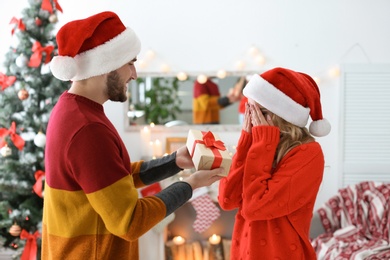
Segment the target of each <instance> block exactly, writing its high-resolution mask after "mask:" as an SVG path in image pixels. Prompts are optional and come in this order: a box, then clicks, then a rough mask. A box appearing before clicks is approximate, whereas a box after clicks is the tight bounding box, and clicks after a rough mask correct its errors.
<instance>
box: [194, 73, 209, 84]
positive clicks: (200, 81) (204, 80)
mask: <svg viewBox="0 0 390 260" xmlns="http://www.w3.org/2000/svg"><path fill="white" fill-rule="evenodd" d="M196 80H197V81H198V82H199V83H200V84H204V83H206V81H207V76H206V75H204V74H200V75H199V76H198V77H197V78H196Z"/></svg>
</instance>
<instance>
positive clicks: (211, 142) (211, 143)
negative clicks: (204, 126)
mask: <svg viewBox="0 0 390 260" xmlns="http://www.w3.org/2000/svg"><path fill="white" fill-rule="evenodd" d="M202 134H203V136H202V140H195V144H194V146H193V147H192V151H191V156H194V151H195V146H196V144H204V145H205V146H206V147H207V148H209V149H210V150H211V151H212V152H213V154H214V161H213V164H212V165H211V169H215V168H218V167H219V166H220V165H221V162H222V155H221V153H220V152H219V150H221V151H225V150H226V147H225V145H224V143H223V142H222V141H221V140H215V137H214V135H213V133H212V132H210V131H208V132H203V131H202Z"/></svg>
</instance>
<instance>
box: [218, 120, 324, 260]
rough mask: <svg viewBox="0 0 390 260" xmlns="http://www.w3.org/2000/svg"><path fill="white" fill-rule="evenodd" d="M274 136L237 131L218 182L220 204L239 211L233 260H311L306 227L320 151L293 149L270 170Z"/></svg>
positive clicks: (261, 129)
mask: <svg viewBox="0 0 390 260" xmlns="http://www.w3.org/2000/svg"><path fill="white" fill-rule="evenodd" d="M279 134H280V132H279V129H278V128H277V127H273V126H258V127H253V128H252V134H249V133H247V132H245V131H242V133H241V137H240V140H239V143H238V146H237V153H236V154H235V155H234V158H233V163H232V166H231V169H230V173H229V175H228V176H227V177H226V178H223V179H222V180H221V181H220V186H219V198H218V200H219V203H220V206H221V207H222V208H223V209H225V210H232V209H235V208H238V212H237V215H236V220H235V226H234V231H233V237H232V248H231V257H232V259H248V260H249V259H253V260H259V259H264V260H271V259H281V260H311V259H316V256H315V252H314V249H313V247H312V245H311V243H310V240H309V228H310V222H311V218H312V212H313V207H314V203H315V200H316V196H317V192H318V189H319V186H320V184H321V181H322V176H323V170H324V156H323V153H322V149H321V147H320V145H319V144H318V143H317V142H311V143H307V144H303V145H300V146H298V147H295V148H294V149H293V150H291V151H290V152H289V153H288V154H287V155H286V156H285V157H284V158H283V159H282V160H281V161H280V163H279V164H278V165H277V167H276V169H274V170H272V162H273V160H274V155H275V151H276V147H277V145H278V142H279ZM272 172H273V173H272Z"/></svg>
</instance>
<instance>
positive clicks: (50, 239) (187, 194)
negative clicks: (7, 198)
mask: <svg viewBox="0 0 390 260" xmlns="http://www.w3.org/2000/svg"><path fill="white" fill-rule="evenodd" d="M46 137H47V142H46V148H45V171H46V184H45V196H44V212H43V226H42V259H55V260H57V259H110V260H111V259H132V260H136V259H138V258H139V255H138V238H139V237H140V236H141V235H142V234H144V233H145V232H147V231H148V230H149V229H151V228H152V227H153V226H154V225H156V224H157V223H158V222H159V221H161V220H162V219H163V218H165V217H166V216H167V215H169V214H171V213H172V212H173V211H174V210H175V209H177V208H178V207H180V206H181V205H183V204H184V203H185V202H186V201H187V200H188V199H190V198H191V196H192V189H191V187H190V185H189V184H187V183H184V182H178V183H174V184H172V185H171V186H169V187H168V188H166V189H164V190H163V191H161V192H160V193H158V194H156V195H155V196H148V197H145V198H138V190H137V188H138V187H142V186H144V185H147V184H151V183H154V182H156V181H160V180H162V179H165V178H167V177H169V176H172V175H173V174H175V173H177V172H178V171H180V170H181V169H180V168H178V167H177V166H176V164H175V157H176V154H175V153H174V154H172V155H170V156H166V157H164V158H162V159H158V160H154V161H151V162H142V161H140V162H135V163H131V162H130V157H129V155H128V152H127V150H126V148H125V145H124V144H123V142H122V140H121V138H120V136H119V134H118V133H117V131H116V130H115V128H114V126H113V125H112V124H111V122H110V121H109V120H108V118H107V117H106V116H105V114H104V109H103V106H102V105H100V104H98V103H95V102H93V101H91V100H89V99H87V98H84V97H81V96H77V95H73V94H70V93H67V92H65V93H63V94H62V95H61V97H60V99H59V101H58V103H57V104H56V106H55V107H54V109H53V111H52V114H51V117H50V120H49V124H48V129H47V133H46Z"/></svg>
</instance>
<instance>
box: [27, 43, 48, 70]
mask: <svg viewBox="0 0 390 260" xmlns="http://www.w3.org/2000/svg"><path fill="white" fill-rule="evenodd" d="M53 50H54V46H53V45H48V46H46V47H42V45H41V43H40V42H38V41H36V42H35V43H34V44H33V46H32V51H33V55H31V57H30V62H29V63H28V66H30V67H35V68H36V67H38V66H39V65H41V60H42V52H45V53H46V58H45V64H47V63H49V62H50V60H51V56H50V55H51V53H52V51H53Z"/></svg>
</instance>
